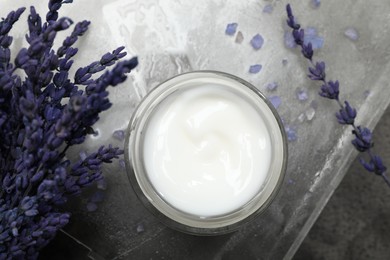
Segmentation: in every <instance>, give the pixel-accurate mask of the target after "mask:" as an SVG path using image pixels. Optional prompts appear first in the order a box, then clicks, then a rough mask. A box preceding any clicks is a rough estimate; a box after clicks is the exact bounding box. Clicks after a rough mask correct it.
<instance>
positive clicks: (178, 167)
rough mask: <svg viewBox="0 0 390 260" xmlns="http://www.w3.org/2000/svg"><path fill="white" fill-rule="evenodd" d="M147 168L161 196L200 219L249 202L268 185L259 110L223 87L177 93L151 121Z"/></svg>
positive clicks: (267, 150) (266, 140) (266, 144)
mask: <svg viewBox="0 0 390 260" xmlns="http://www.w3.org/2000/svg"><path fill="white" fill-rule="evenodd" d="M143 145H144V150H143V157H144V164H145V167H146V172H147V175H148V178H149V179H150V181H151V183H152V185H153V186H154V188H155V189H156V190H157V192H158V193H159V194H160V195H161V196H162V197H163V198H164V200H165V201H166V202H168V203H169V204H170V205H172V206H173V207H175V208H177V209H179V210H181V211H184V212H186V213H190V214H194V215H196V216H200V217H209V216H217V215H222V214H226V213H229V212H231V211H233V210H236V209H238V208H240V207H241V206H243V205H244V204H245V203H247V202H248V201H249V200H250V199H251V198H253V196H254V195H255V194H256V193H257V192H258V191H259V189H260V187H261V186H262V184H263V183H264V181H265V179H266V177H267V173H268V170H269V167H270V161H271V149H272V148H271V141H270V134H269V132H268V130H267V127H266V125H265V123H264V122H263V119H262V117H261V115H260V114H259V112H258V111H256V109H255V107H254V106H252V105H251V104H248V102H246V101H245V99H244V98H242V97H241V96H239V95H237V94H235V93H233V92H231V91H230V90H229V89H227V88H223V87H221V86H218V85H202V86H197V87H193V88H189V89H186V90H184V91H180V92H177V93H174V94H172V95H171V96H169V97H168V98H167V99H165V100H164V101H163V102H162V103H161V104H160V105H159V106H158V108H157V111H156V112H155V113H154V114H153V116H152V117H151V118H150V121H149V123H148V127H147V128H146V132H145V135H144V144H143Z"/></svg>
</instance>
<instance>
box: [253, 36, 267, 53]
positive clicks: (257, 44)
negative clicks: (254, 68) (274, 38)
mask: <svg viewBox="0 0 390 260" xmlns="http://www.w3.org/2000/svg"><path fill="white" fill-rule="evenodd" d="M263 44H264V39H263V37H262V36H261V35H260V34H256V35H255V36H253V38H252V40H251V45H252V47H253V49H255V50H259V49H261V47H263Z"/></svg>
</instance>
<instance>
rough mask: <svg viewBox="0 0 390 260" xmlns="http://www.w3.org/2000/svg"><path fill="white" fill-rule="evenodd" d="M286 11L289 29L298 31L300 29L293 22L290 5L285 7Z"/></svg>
mask: <svg viewBox="0 0 390 260" xmlns="http://www.w3.org/2000/svg"><path fill="white" fill-rule="evenodd" d="M286 11H287V16H288V19H287V25H288V26H289V27H290V28H291V29H294V30H298V29H299V28H300V25H299V24H297V23H296V22H295V18H294V16H293V13H292V10H291V6H290V4H288V5H287V6H286Z"/></svg>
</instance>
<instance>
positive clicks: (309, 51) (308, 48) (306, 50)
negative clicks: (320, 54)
mask: <svg viewBox="0 0 390 260" xmlns="http://www.w3.org/2000/svg"><path fill="white" fill-rule="evenodd" d="M302 54H303V56H304V57H305V58H306V59H308V60H311V59H312V58H313V48H312V45H311V42H309V43H308V44H302Z"/></svg>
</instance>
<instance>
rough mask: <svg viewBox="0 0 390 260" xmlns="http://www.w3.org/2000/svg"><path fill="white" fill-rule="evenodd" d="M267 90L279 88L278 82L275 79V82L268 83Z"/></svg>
mask: <svg viewBox="0 0 390 260" xmlns="http://www.w3.org/2000/svg"><path fill="white" fill-rule="evenodd" d="M265 87H266V88H267V90H269V91H274V90H276V89H277V88H278V83H276V82H275V81H274V82H271V83H268V84H267V85H266V86H265Z"/></svg>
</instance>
